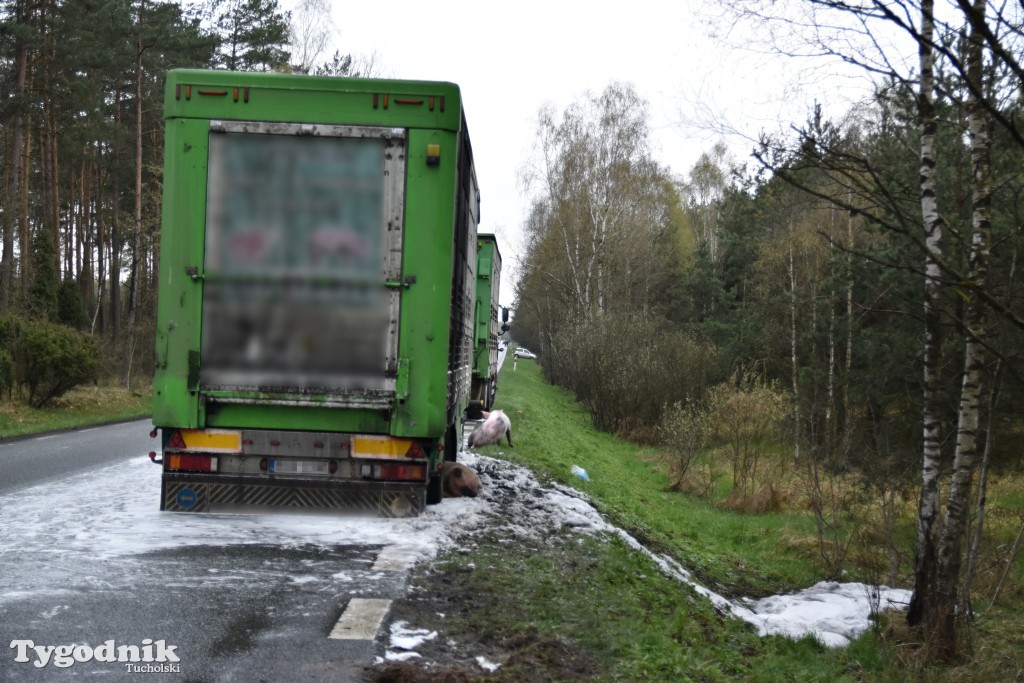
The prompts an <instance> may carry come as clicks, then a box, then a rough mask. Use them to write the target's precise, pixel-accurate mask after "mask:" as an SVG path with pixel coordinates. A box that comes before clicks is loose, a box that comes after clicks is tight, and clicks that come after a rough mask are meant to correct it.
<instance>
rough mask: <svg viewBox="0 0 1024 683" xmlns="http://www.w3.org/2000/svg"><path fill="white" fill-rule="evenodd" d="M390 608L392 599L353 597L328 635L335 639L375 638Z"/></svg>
mask: <svg viewBox="0 0 1024 683" xmlns="http://www.w3.org/2000/svg"><path fill="white" fill-rule="evenodd" d="M389 609H391V601H390V600H380V599H374V598H352V599H351V600H349V601H348V607H346V608H345V611H344V612H343V613H342V615H341V617H339V618H338V623H337V624H335V625H334V628H333V629H332V630H331V635H330V636H328V637H329V638H333V639H335V640H373V639H374V638H376V637H377V630H378V629H379V628H380V625H381V623H383V621H384V616H385V615H386V614H387V613H388V610H389Z"/></svg>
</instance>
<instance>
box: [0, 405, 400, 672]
mask: <svg viewBox="0 0 1024 683" xmlns="http://www.w3.org/2000/svg"><path fill="white" fill-rule="evenodd" d="M149 430H150V426H149V422H148V421H146V420H143V421H137V422H132V423H128V424H121V425H112V426H108V427H100V428H95V429H88V430H79V431H74V432H66V433H61V434H55V435H48V436H44V437H35V438H29V439H21V440H18V441H9V442H5V443H3V444H0V681H63V680H81V679H88V680H103V681H107V680H110V681H120V680H138V676H139V675H140V673H141V675H143V677H146V676H157V677H162V678H167V677H170V678H172V679H173V680H178V681H203V682H205V681H217V682H220V681H239V682H242V681H244V682H247V683H248V682H250V681H332V682H335V683H337V682H343V681H356V680H361V679H362V676H361V674H362V672H363V670H364V667H366V666H367V665H369V664H371V663H372V662H373V661H374V658H375V657H376V656H380V655H382V654H383V653H384V649H385V646H384V644H383V643H382V640H383V639H384V638H385V636H386V633H377V632H376V629H375V628H374V629H371V631H370V632H371V633H374V634H376V635H377V637H376V638H373V637H372V636H371V637H369V638H366V637H357V638H350V639H335V638H331V637H330V636H331V634H332V631H334V632H335V634H337V632H338V623H339V618H342V617H343V615H345V614H346V610H347V609H348V608H349V607H350V606H351V605H352V604H353V603H354V602H358V601H359V600H363V601H365V602H378V601H385V600H387V599H394V598H397V597H401V595H402V593H403V592H404V589H405V585H406V581H407V579H408V573H409V566H408V564H409V563H403V562H402V561H400V560H401V558H400V557H399V558H398V561H396V560H395V559H394V558H393V557H392V558H390V560H391V561H384V560H387V559H389V558H388V557H387V556H388V555H389V549H391V548H393V547H394V546H392V545H388V544H390V543H391V539H390V538H389V537H388V536H386V535H383V534H382V536H381V540H380V544H379V545H377V544H374V543H372V542H371V543H365V542H364V544H361V545H350V544H346V543H344V542H336V543H330V542H327V543H323V542H315V543H313V542H309V541H308V540H307V539H305V538H304V536H303V533H302V532H303V530H304V529H305V528H306V527H304V526H302V524H304V523H305V524H307V525H308V524H312V522H301V521H296V522H282V521H281V520H279V519H271V518H269V517H268V518H266V519H265V520H264V521H259V520H257V521H253V520H252V519H245V518H243V516H232V515H220V516H213V515H209V516H205V515H204V516H201V517H203V519H197V517H200V516H196V515H183V514H181V513H161V512H159V511H158V509H157V508H158V489H159V485H158V483H159V470H158V468H157V467H155V466H153V465H151V464H150V463H149V462H148V458H147V456H146V454H147V453H148V452H149V450H151V449H152V448H154V444H155V443H156V441H155V440H152V439H150V437H149ZM349 523H352V522H349ZM356 523H358V524H363V522H356ZM367 523H369V522H367ZM289 524H292V526H289ZM321 524H323V525H324V527H325V528H327V529H328V530H329V529H331V528H332V527H333V525H334V524H335V522H334V521H332V520H331V519H326V520H321ZM292 529H295V530H296V532H297V533H292ZM193 530H196V532H195V533H199V534H200V536H201V537H200V538H199V541H198V542H195V540H194V539H190V538H189V537H190V535H194V532H193ZM321 536H323V534H321ZM221 537H223V538H225V539H226V540H225V542H224V543H223V544H221V543H218V542H217V541H216V540H211V539H219V538H221ZM314 538H316V537H315V536H314ZM228 539H230V540H228ZM382 553H383V556H382ZM392 554H393V553H392ZM385 623H386V622H385ZM380 631H382V632H383V631H386V627H384V628H381V629H380ZM28 641H31V643H32V644H31V645H29V644H28ZM108 641H113V643H112V644H111V645H112V647H113V648H117V647H118V646H135V647H136V648H138V649H139V653H140V656H142V657H144V656H145V653H146V647H147V646H149V648H150V650H149V651H150V652H151V653H152V654H153V658H154V659H157V656H158V655H159V654H160V650H159V649H158V648H159V647H161V645H162V647H164V648H172V647H173V649H171V650H168V651H169V652H171V653H173V655H174V657H176V658H177V661H174V659H173V658H172V657H169V656H165V657H164V659H166V660H167V661H165V662H159V661H156V662H152V663H148V662H145V661H143V662H138V663H136V664H134V665H133V666H140V667H147V666H148V667H150V668H149V669H145V668H144V669H143V672H138V671H135V670H130V669H129V665H130V664H132V663H131V662H116V661H115V662H105V661H99V657H97V654H96V653H98V652H100V650H98V649H97V648H99V647H100V646H102V645H103V644H104V643H107V642H108ZM161 641H162V643H161ZM85 646H88V648H89V649H88V651H87V650H86V649H85ZM53 647H64V648H66V651H65V652H64V659H63V660H61V661H62V662H63V663H64V664H69V663H70V666H57V657H58V655H60V654H61V651H59V650H56V651H53V652H51V653H49V654H48V653H47V651H46V650H45V649H42V648H53ZM76 647H79V648H80V649H78V650H75V649H74V648H76ZM34 648H40V649H39V650H38V651H37V650H36V649H34ZM113 651H114V652H116V649H115V650H113ZM87 653H88V655H89V657H88V661H81V660H83V659H87ZM126 653H127V654H128V655H129V656H130V653H131V651H130V650H126ZM104 658H105V657H104ZM19 659H20V660H25V661H19ZM44 659H45V660H46V661H45V665H43V666H38V665H37V664H39V663H43V660H44ZM76 659H77V660H78V661H76ZM161 666H166V667H170V668H171V670H170V671H165V672H156V673H154V672H151V669H152V668H154V667H156V668H158V671H159V667H161Z"/></svg>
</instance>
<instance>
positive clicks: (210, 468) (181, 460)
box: [165, 455, 217, 472]
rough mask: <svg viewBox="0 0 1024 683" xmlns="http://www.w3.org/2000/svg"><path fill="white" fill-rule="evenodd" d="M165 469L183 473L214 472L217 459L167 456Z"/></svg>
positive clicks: (210, 457) (195, 456) (198, 456)
mask: <svg viewBox="0 0 1024 683" xmlns="http://www.w3.org/2000/svg"><path fill="white" fill-rule="evenodd" d="M165 459H166V461H167V469H169V470H181V471H184V472H216V471H217V458H215V457H212V456H209V455H168V456H167V457H166V458H165Z"/></svg>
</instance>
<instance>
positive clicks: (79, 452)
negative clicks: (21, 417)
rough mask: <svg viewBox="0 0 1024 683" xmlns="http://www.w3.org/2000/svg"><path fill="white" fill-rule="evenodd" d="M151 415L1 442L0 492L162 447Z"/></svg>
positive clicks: (57, 477)
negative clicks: (112, 423)
mask: <svg viewBox="0 0 1024 683" xmlns="http://www.w3.org/2000/svg"><path fill="white" fill-rule="evenodd" d="M152 429H153V424H152V422H150V420H149V418H146V419H143V420H135V421H132V422H125V423H121V424H115V425H107V426H104V427H87V428H85V429H76V430H71V431H67V432H58V433H55V434H44V435H41V436H29V437H24V438H17V439H11V440H5V441H0V495H3V494H4V493H9V492H11V491H15V490H17V489H20V488H23V487H25V486H31V485H33V484H39V483H42V482H46V481H53V480H56V479H60V478H62V477H66V476H68V475H71V474H76V473H78V472H83V471H86V470H89V469H93V468H96V467H100V466H103V465H109V464H110V463H113V462H116V461H118V460H123V459H126V458H130V457H132V456H138V455H140V454H146V453H149V452H150V451H152V450H160V444H159V440H158V439H152V438H150V436H149V432H150V430H152Z"/></svg>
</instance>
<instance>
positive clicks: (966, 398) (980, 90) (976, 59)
mask: <svg viewBox="0 0 1024 683" xmlns="http://www.w3.org/2000/svg"><path fill="white" fill-rule="evenodd" d="M985 11H986V0H975V2H974V4H973V6H972V8H971V17H970V19H971V34H970V38H969V42H968V45H967V77H968V81H969V90H970V94H969V96H968V109H967V121H968V128H969V131H970V140H971V165H972V167H973V179H972V186H973V187H972V189H971V193H972V195H973V204H974V206H973V217H972V224H973V225H972V238H971V255H970V260H969V265H968V267H969V278H970V281H969V283H968V285H969V287H968V288H965V291H964V292H962V294H963V295H964V296H965V298H966V305H965V313H964V317H965V319H966V320H965V323H966V328H967V342H966V344H965V348H964V373H963V385H962V387H961V391H960V405H959V410H958V419H957V436H956V454H955V456H954V458H953V475H952V481H951V483H950V489H949V500H948V502H947V503H946V519H945V522H944V525H943V529H942V536H941V538H940V540H939V555H938V598H939V600H941V612H940V613H938V614H937V615H936V617H937V618H938V622H937V627H938V628H937V630H936V632H935V633H934V635H935V642H936V643H937V644H939V645H940V646H942V647H943V648H944V650H945V651H946V652H947V653H948V654H953V653H955V651H956V646H957V640H956V635H957V611H956V606H957V603H958V592H959V590H960V583H961V566H962V563H963V555H964V545H965V541H966V538H967V520H968V517H969V511H970V500H971V487H972V485H973V483H974V482H973V480H974V465H975V461H976V459H977V456H978V427H979V424H980V415H981V390H982V380H983V376H984V371H985V337H986V332H987V330H986V321H985V318H986V316H985V311H986V307H985V305H984V303H983V302H982V301H981V298H980V297H979V296H978V294H977V291H978V290H979V289H981V288H983V287H985V284H986V277H987V274H988V261H989V248H990V247H989V233H990V231H991V200H992V181H991V167H990V164H989V147H990V142H989V131H988V116H987V112H986V109H985V102H984V100H983V98H984V79H983V74H982V69H983V64H982V59H983V52H982V44H983V43H982V41H983V40H984V38H983V36H982V31H981V30H980V28H979V24H983V23H984V21H985ZM961 616H962V615H961Z"/></svg>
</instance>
